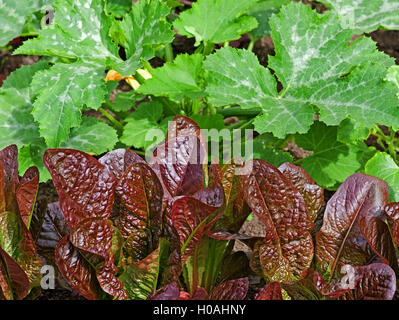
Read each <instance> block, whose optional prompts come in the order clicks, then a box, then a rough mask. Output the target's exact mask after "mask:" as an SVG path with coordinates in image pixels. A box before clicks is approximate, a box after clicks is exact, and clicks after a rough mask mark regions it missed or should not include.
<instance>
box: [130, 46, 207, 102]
mask: <svg viewBox="0 0 399 320" xmlns="http://www.w3.org/2000/svg"><path fill="white" fill-rule="evenodd" d="M202 61H203V56H202V55H201V54H193V55H188V54H181V55H178V56H177V57H176V58H175V60H174V61H173V62H167V63H165V64H164V65H163V66H162V67H160V68H156V69H154V70H153V71H152V72H151V73H152V78H150V79H148V80H146V81H145V82H144V83H143V84H142V85H141V86H140V88H139V89H138V90H139V92H140V93H143V94H152V95H154V96H166V97H168V98H170V99H171V100H174V101H180V100H183V99H184V98H186V97H187V98H189V99H193V100H194V99H198V98H202V97H203V96H204V91H203V88H202V79H201V76H202Z"/></svg>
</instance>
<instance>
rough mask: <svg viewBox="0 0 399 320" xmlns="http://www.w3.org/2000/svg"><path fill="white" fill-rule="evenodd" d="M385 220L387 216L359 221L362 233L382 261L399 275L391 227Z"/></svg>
mask: <svg viewBox="0 0 399 320" xmlns="http://www.w3.org/2000/svg"><path fill="white" fill-rule="evenodd" d="M383 219H385V215H382V216H365V217H362V218H361V219H360V221H359V227H360V232H361V234H362V235H363V237H364V238H365V239H366V240H367V243H368V244H369V246H370V247H371V248H372V249H373V250H374V252H375V253H376V254H377V255H378V256H379V257H380V258H381V259H382V261H383V262H384V263H386V264H388V265H390V266H391V267H392V268H393V269H394V270H395V271H396V272H398V273H399V266H398V260H397V258H396V250H395V246H394V243H393V241H392V237H391V233H390V232H389V227H388V225H387V224H386V223H385V221H384V220H383Z"/></svg>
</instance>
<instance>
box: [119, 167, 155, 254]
mask: <svg viewBox="0 0 399 320" xmlns="http://www.w3.org/2000/svg"><path fill="white" fill-rule="evenodd" d="M115 191H116V193H117V194H118V200H120V201H121V202H122V203H123V205H124V207H125V208H126V209H127V210H128V213H127V215H128V217H127V219H128V218H129V217H130V216H134V218H136V219H138V220H140V221H141V222H140V225H143V223H144V224H145V226H146V228H148V233H147V236H146V237H148V236H149V243H150V245H151V247H150V248H148V249H147V254H148V253H149V252H150V251H153V250H154V249H155V248H157V247H158V241H159V237H160V236H161V233H162V199H163V190H162V185H161V183H160V182H159V180H158V178H157V176H156V174H155V173H154V172H153V170H152V169H151V168H150V167H149V166H148V165H147V164H144V163H133V164H132V165H131V166H130V167H129V168H128V169H127V170H126V171H125V173H124V174H123V175H122V177H121V178H120V180H119V181H118V184H117V186H116V189H115ZM134 218H133V219H134ZM138 230H139V234H142V235H143V232H142V229H141V228H138Z"/></svg>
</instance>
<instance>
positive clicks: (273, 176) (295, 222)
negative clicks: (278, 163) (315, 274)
mask: <svg viewBox="0 0 399 320" xmlns="http://www.w3.org/2000/svg"><path fill="white" fill-rule="evenodd" d="M252 168H253V170H252V173H251V174H250V175H248V176H244V177H243V190H244V198H245V200H246V201H247V203H248V205H249V207H250V208H251V209H252V212H253V213H254V214H256V215H257V216H258V217H259V219H260V220H261V221H262V222H263V224H264V225H265V226H266V236H265V238H264V240H263V241H259V242H257V244H256V245H255V248H254V256H253V258H252V260H251V266H252V267H254V268H255V269H256V270H254V271H255V272H257V271H259V267H261V268H262V271H263V275H264V276H265V277H266V278H267V279H268V280H269V281H279V282H280V281H287V280H291V278H292V277H293V276H294V277H297V278H301V277H303V276H304V273H305V272H306V270H307V269H308V268H309V266H310V263H311V262H312V259H313V243H312V238H311V235H310V231H311V230H312V229H313V222H312V221H311V220H310V218H309V217H308V214H307V208H306V205H305V201H304V200H303V198H302V196H301V194H300V193H299V192H298V190H297V189H296V188H295V186H294V185H293V184H292V183H291V182H290V181H289V180H288V179H287V178H286V177H285V176H284V175H283V174H282V173H281V172H280V171H279V170H278V169H277V168H276V167H275V166H274V165H272V164H270V163H268V162H266V161H263V160H253V161H252ZM258 258H259V259H260V262H256V261H255V259H258Z"/></svg>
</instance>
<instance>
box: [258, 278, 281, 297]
mask: <svg viewBox="0 0 399 320" xmlns="http://www.w3.org/2000/svg"><path fill="white" fill-rule="evenodd" d="M254 300H283V295H282V294H281V285H280V283H279V282H271V283H269V284H267V285H265V286H264V287H263V288H261V289H260V290H259V291H258V292H257V293H256V294H255V297H254Z"/></svg>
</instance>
